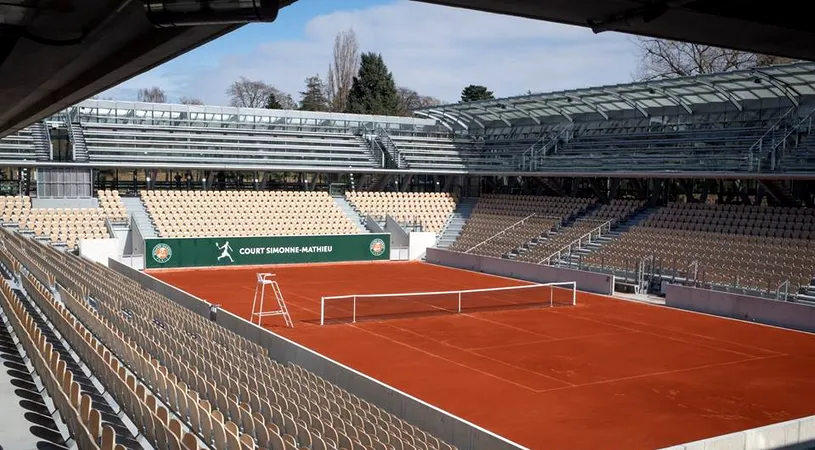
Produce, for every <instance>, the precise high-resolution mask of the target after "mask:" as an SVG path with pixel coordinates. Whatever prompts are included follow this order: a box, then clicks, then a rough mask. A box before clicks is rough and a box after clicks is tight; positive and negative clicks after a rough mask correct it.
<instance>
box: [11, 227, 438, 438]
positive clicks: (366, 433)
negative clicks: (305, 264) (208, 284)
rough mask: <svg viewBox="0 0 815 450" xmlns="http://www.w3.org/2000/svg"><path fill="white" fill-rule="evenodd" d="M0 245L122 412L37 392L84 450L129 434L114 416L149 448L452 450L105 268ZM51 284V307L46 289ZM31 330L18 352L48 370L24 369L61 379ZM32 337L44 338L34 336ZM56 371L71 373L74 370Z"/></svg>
mask: <svg viewBox="0 0 815 450" xmlns="http://www.w3.org/2000/svg"><path fill="white" fill-rule="evenodd" d="M0 244H2V245H0V262H2V264H3V266H4V268H5V269H6V271H8V269H9V268H11V267H13V268H15V271H17V269H19V267H21V266H25V267H26V268H28V269H30V270H29V273H28V274H26V275H23V277H24V282H23V286H24V287H25V288H26V291H27V292H28V297H30V298H26V303H31V304H34V305H36V307H37V309H38V310H41V311H44V313H45V316H46V317H47V318H48V321H49V322H50V323H52V324H53V326H54V328H55V329H56V330H58V331H59V333H60V334H61V336H62V337H63V339H64V341H65V342H67V343H68V344H69V345H70V347H71V349H72V350H73V351H74V352H75V354H76V355H78V357H79V358H81V361H82V362H84V363H85V364H87V365H88V366H89V368H90V369H91V371H92V372H93V374H94V375H95V376H96V378H98V380H99V382H100V383H101V385H102V386H103V387H104V388H105V389H106V390H107V395H108V396H110V397H112V398H114V399H115V401H116V402H117V403H118V404H119V405H121V410H120V411H118V414H112V415H109V414H103V415H101V420H100V419H99V418H98V417H99V416H98V415H96V414H93V416H94V419H93V420H91V419H90V418H87V419H86V416H85V415H83V414H70V413H71V411H72V410H71V407H70V406H67V405H68V403H73V399H74V398H78V397H79V394H81V393H84V392H85V390H86V389H93V388H95V386H94V385H92V384H82V385H81V386H80V385H77V386H74V385H73V383H70V382H68V383H63V384H60V383H59V382H57V383H49V384H48V385H47V388H48V391H49V394H51V395H54V396H55V397H56V398H60V399H62V398H67V399H66V400H65V401H60V402H56V401H55V403H57V407H58V409H60V412H61V414H62V415H63V418H66V419H65V420H66V422H68V424H69V428H70V429H71V434H72V436H75V438H76V439H77V440H79V441H80V442H82V448H83V449H84V448H88V449H94V448H95V446H94V443H96V444H97V445H98V444H99V443H100V442H101V444H102V445H101V448H102V449H103V450H112V446H111V445H108V446H105V445H104V443H105V440H106V436H107V440H108V441H109V440H110V439H114V440H118V439H119V438H120V436H119V435H120V434H121V435H122V436H121V437H125V438H131V436H128V434H127V433H129V432H130V430H129V429H127V428H124V427H116V426H113V424H112V423H108V422H109V421H110V420H111V419H114V418H116V419H117V418H118V416H121V417H127V418H129V419H130V420H131V421H132V422H133V423H134V424H135V425H136V428H135V430H136V436H132V438H134V439H133V440H137V441H138V442H144V443H149V445H151V446H152V447H154V448H156V449H169V450H182V449H185V450H199V449H202V448H205V449H215V450H234V449H239V450H261V449H272V450H298V449H314V450H317V449H320V450H322V449H326V450H339V449H350V450H357V449H363V448H364V449H375V450H391V449H400V450H417V449H421V450H425V449H433V450H435V449H439V450H453V449H454V448H453V447H452V446H450V445H448V444H446V443H444V442H442V441H440V440H439V439H437V438H436V437H434V436H432V435H430V434H428V433H426V432H424V431H423V430H420V429H418V428H416V427H415V426H413V425H411V424H408V423H407V422H405V421H403V420H401V419H400V418H398V417H396V416H394V415H393V414H390V413H388V412H386V411H384V410H382V409H380V408H379V407H377V406H376V405H373V404H371V403H369V402H367V401H366V400H363V399H361V398H359V397H357V396H355V395H353V394H351V393H349V392H347V391H345V390H343V389H340V388H339V387H337V386H336V385H333V384H331V383H330V382H328V381H326V380H325V379H323V378H320V377H318V376H317V375H315V374H314V373H312V372H309V371H308V370H305V369H303V368H301V367H299V366H296V365H294V364H291V363H288V364H286V365H283V364H281V363H279V362H278V361H276V360H274V359H272V358H271V357H270V355H269V354H268V350H267V349H266V348H263V347H260V346H259V345H257V344H255V343H253V342H250V341H249V340H247V339H245V338H243V337H241V336H239V335H236V334H234V333H232V332H231V331H228V330H226V329H224V328H222V327H221V326H220V325H217V324H216V323H215V322H212V321H210V320H207V319H206V318H204V317H202V316H199V315H198V314H196V313H193V312H192V311H190V310H188V309H185V308H183V307H181V306H179V305H178V304H176V303H174V302H172V301H170V300H169V299H167V298H165V297H163V296H161V295H160V294H158V293H157V292H154V291H151V290H147V289H144V288H143V287H142V286H141V285H139V283H137V282H134V281H133V280H131V279H129V278H126V277H124V276H122V275H120V274H118V273H116V272H114V271H112V270H110V269H108V268H107V267H104V266H101V265H99V264H94V263H91V262H89V261H86V260H83V259H81V258H79V257H77V256H75V255H70V254H61V253H59V252H56V251H54V250H52V249H49V248H46V247H44V246H42V245H39V244H38V243H36V242H32V241H30V240H26V239H22V238H21V237H20V236H19V235H15V234H12V233H9V232H7V231H0ZM51 285H56V290H57V291H58V292H59V296H60V299H61V301H59V302H57V301H56V299H55V298H54V295H53V294H52V293H51V291H50V290H49V289H48V288H47V287H46V286H51ZM3 294H4V296H3V299H2V300H1V301H0V307H2V308H3V309H4V310H6V309H9V310H13V311H14V312H15V317H19V320H17V322H19V323H20V324H22V326H18V327H16V329H22V328H25V329H26V330H28V329H32V327H31V326H27V324H31V323H32V321H31V319H30V318H29V317H24V316H25V313H26V311H25V310H24V309H23V308H22V307H20V305H19V302H17V301H15V300H14V299H11V300H9V299H8V296H9V295H8V289H5V290H4V291H3ZM31 311H35V312H36V310H34V309H31ZM29 315H30V313H29ZM40 323H41V324H43V325H47V324H46V322H45V321H44V320H42V321H40V322H38V324H40ZM24 333H26V332H24ZM32 334H34V335H36V336H37V338H36V339H34V344H37V345H36V346H34V345H29V346H28V347H27V350H28V352H29V354H31V355H32V357H34V358H36V357H37V355H38V354H39V353H40V352H44V353H45V354H44V355H43V356H45V357H46V358H48V359H47V361H48V362H50V363H52V364H50V365H49V364H35V368H36V369H37V371H38V372H40V373H41V375H42V376H46V377H47V375H46V373H49V372H50V371H51V369H50V368H56V373H57V377H59V376H62V377H63V378H64V379H67V380H68V381H70V377H69V376H66V375H64V374H65V370H64V369H65V367H66V365H65V364H61V363H60V360H61V358H64V357H65V356H66V355H70V354H71V353H69V352H68V350H69V349H68V348H64V350H63V349H62V348H60V349H59V350H60V351H59V352H58V353H56V352H55V353H56V354H54V353H52V352H51V349H52V348H54V349H56V345H57V344H56V342H57V340H55V338H56V335H55V334H54V333H52V332H47V333H42V334H37V333H36V330H35V331H33V332H32ZM43 334H44V336H45V340H47V342H46V341H44V340H43V339H42V338H39V336H41V335H43ZM43 342H44V343H43ZM52 342H53V343H52ZM60 342H61V341H60ZM52 346H53V347H52ZM67 367H68V369H69V371H70V370H74V368H78V367H79V365H78V364H74V363H73V362H72V363H70V364H68V366H67ZM82 402H84V400H82V401H77V402H76V403H75V404H77V405H80V406H79V407H78V409H79V410H80V411H83V410H85V409H86V408H84V407H81V405H82V404H83V403H82ZM87 404H90V403H89V402H88V403H87ZM63 405H65V406H64V408H63ZM92 406H93V407H94V408H97V406H96V404H93V405H92ZM89 416H90V415H88V416H87V417H89ZM108 416H112V417H108ZM80 425H84V426H85V427H86V428H87V430H85V429H82V428H80ZM100 425H101V426H100ZM100 429H101V430H102V431H101V433H100V432H99V430H100ZM112 433H113V434H112ZM125 442H127V441H125ZM128 447H129V448H130V446H128ZM116 450H119V448H118V447H117V448H116Z"/></svg>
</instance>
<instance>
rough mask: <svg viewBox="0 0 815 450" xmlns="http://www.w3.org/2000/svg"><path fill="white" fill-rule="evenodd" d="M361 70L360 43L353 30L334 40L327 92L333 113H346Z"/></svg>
mask: <svg viewBox="0 0 815 450" xmlns="http://www.w3.org/2000/svg"><path fill="white" fill-rule="evenodd" d="M358 70H359V42H357V35H356V33H355V32H354V29H353V28H349V29H348V30H346V31H342V32H340V33H337V36H336V37H335V38H334V61H333V62H332V63H331V64H329V66H328V78H327V82H326V90H327V92H328V102H329V106H330V108H331V111H345V109H346V108H347V106H348V93H349V92H351V85H352V84H353V82H354V76H355V75H356V74H357V71H358Z"/></svg>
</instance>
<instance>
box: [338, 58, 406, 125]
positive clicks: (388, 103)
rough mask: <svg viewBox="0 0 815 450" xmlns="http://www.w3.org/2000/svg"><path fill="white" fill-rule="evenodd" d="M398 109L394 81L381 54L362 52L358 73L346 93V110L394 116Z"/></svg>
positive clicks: (397, 96)
mask: <svg viewBox="0 0 815 450" xmlns="http://www.w3.org/2000/svg"><path fill="white" fill-rule="evenodd" d="M399 109H400V104H399V93H398V91H397V89H396V82H395V81H394V80H393V74H392V73H391V72H390V71H388V66H386V65H385V61H383V60H382V55H379V54H376V53H363V54H362V56H361V63H360V66H359V73H358V74H357V76H355V77H354V82H353V84H352V86H351V92H350V93H349V95H348V108H347V109H346V112H349V113H352V114H376V115H388V116H395V115H398V114H399Z"/></svg>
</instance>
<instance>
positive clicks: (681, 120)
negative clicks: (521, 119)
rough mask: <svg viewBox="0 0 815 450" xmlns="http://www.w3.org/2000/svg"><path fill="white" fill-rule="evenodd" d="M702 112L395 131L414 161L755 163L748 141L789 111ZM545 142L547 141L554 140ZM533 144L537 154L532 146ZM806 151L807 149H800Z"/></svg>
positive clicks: (464, 166) (515, 166) (570, 168)
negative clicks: (459, 131) (472, 129)
mask: <svg viewBox="0 0 815 450" xmlns="http://www.w3.org/2000/svg"><path fill="white" fill-rule="evenodd" d="M784 112H785V110H783V109H769V110H767V111H763V112H760V113H757V112H754V111H749V112H744V113H740V114H700V115H698V116H693V117H683V116H680V117H672V118H670V121H667V122H665V123H657V122H654V121H652V120H651V119H649V118H643V119H627V120H604V121H602V122H576V123H574V124H570V125H568V126H564V125H557V124H556V125H552V124H548V125H547V124H545V125H540V126H537V127H520V128H522V129H521V130H513V129H511V128H508V129H502V128H497V129H490V130H489V132H487V133H485V134H484V135H480V136H469V137H460V136H458V135H452V134H444V133H437V134H423V135H416V134H409V133H405V134H402V135H398V134H391V135H390V138H391V140H392V141H393V143H394V144H395V145H396V146H397V147H398V149H399V153H400V154H401V155H402V157H403V158H404V160H405V162H406V163H407V167H408V168H413V169H442V170H443V169H447V170H508V169H512V170H522V169H524V168H529V167H530V162H531V159H534V160H535V161H534V167H536V168H537V169H539V170H546V171H547V172H579V171H589V172H605V171H622V170H625V171H628V170H632V169H633V170H649V171H665V170H681V171H733V172H744V171H749V170H751V167H752V166H751V164H752V163H755V161H752V162H751V160H750V158H749V149H750V148H751V146H752V145H753V144H755V143H756V142H757V141H758V139H759V138H760V137H762V135H764V133H765V132H767V130H768V129H769V128H770V127H771V126H773V125H774V124H775V123H776V122H777V121H778V120H779V118H780V117H781V116H782V115H783V114H784ZM549 142H551V144H552V145H546V146H545V147H546V148H543V146H542V143H549ZM531 148H536V149H537V150H539V151H538V153H536V154H535V155H534V156H533V155H532V153H531V152H530V151H529V150H530V149H531ZM803 154H804V155H805V154H806V153H803Z"/></svg>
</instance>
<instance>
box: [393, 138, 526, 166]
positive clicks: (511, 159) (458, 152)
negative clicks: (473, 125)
mask: <svg viewBox="0 0 815 450" xmlns="http://www.w3.org/2000/svg"><path fill="white" fill-rule="evenodd" d="M390 139H391V141H392V142H393V144H394V145H395V146H396V147H397V148H398V150H399V154H400V155H401V157H402V158H403V159H404V161H405V163H406V165H407V167H408V168H411V169H438V170H467V169H480V170H514V169H515V168H516V167H517V165H518V161H519V159H518V158H519V156H518V154H517V153H516V152H515V150H520V151H523V150H526V148H525V147H523V145H522V144H521V145H519V144H517V143H508V144H507V143H503V145H502V146H501V148H496V146H495V145H490V144H487V143H485V142H484V140H483V139H475V138H458V137H451V136H449V135H445V134H438V135H429V136H416V135H397V134H391V135H390ZM496 150H497V151H496Z"/></svg>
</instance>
